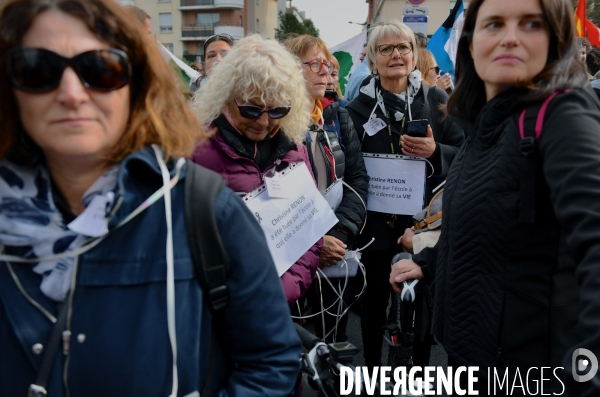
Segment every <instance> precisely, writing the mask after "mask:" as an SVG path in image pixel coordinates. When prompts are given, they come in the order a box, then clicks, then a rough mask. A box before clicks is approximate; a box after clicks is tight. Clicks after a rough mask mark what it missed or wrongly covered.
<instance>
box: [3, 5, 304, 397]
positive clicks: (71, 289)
mask: <svg viewBox="0 0 600 397" xmlns="http://www.w3.org/2000/svg"><path fill="white" fill-rule="evenodd" d="M0 108H1V109H2V112H0V123H1V124H2V126H3V128H2V130H1V132H0V334H1V335H2V337H1V338H0V351H1V352H2V354H0V379H2V381H0V395H2V396H20V395H23V396H24V395H30V396H45V395H50V396H54V397H64V396H69V395H71V396H83V395H85V396H91V397H94V396H122V395H127V396H149V395H158V396H168V395H172V396H183V395H187V396H192V395H199V392H200V391H202V395H203V396H217V395H218V396H223V395H243V396H256V397H258V396H265V395H279V396H283V395H286V394H287V393H289V391H290V390H291V389H292V387H293V384H294V381H295V379H296V376H297V373H298V371H299V364H298V355H299V354H300V351H301V350H300V349H301V346H300V341H299V340H298V337H297V335H296V332H295V330H294V328H293V326H292V324H291V321H290V320H289V308H288V307H287V305H286V303H285V301H284V294H283V292H282V291H281V287H280V286H279V285H278V279H277V273H276V271H275V270H274V265H273V261H272V259H271V255H270V254H269V252H268V247H267V242H266V241H265V238H264V236H263V234H262V231H261V230H260V228H259V227H258V225H256V222H255V221H254V218H253V216H252V214H251V213H250V212H249V211H248V210H247V208H246V207H245V205H244V203H243V202H242V201H241V200H240V199H239V198H238V197H236V195H235V194H234V193H233V192H232V191H231V190H229V189H227V188H223V189H221V190H219V192H218V193H217V194H216V197H215V198H214V210H213V211H214V214H213V213H210V214H209V215H208V216H209V217H210V218H213V219H214V222H215V224H216V226H215V227H212V228H211V229H212V230H214V232H215V234H218V235H219V238H220V239H221V240H222V241H223V246H224V250H225V251H226V252H227V254H228V256H229V259H230V261H229V262H230V266H231V269H230V274H228V275H227V279H226V280H224V282H225V284H224V285H223V284H221V285H220V288H221V289H220V290H223V289H225V290H226V291H227V293H228V297H229V301H228V304H227V308H226V310H225V311H224V312H220V315H216V314H215V315H213V314H212V313H211V309H210V307H209V295H210V294H209V293H208V291H205V290H203V289H202V288H201V286H200V282H199V275H197V274H196V271H195V269H196V265H198V267H201V266H199V265H200V264H199V263H198V262H196V263H195V262H194V258H193V256H192V254H191V253H190V252H191V250H192V248H193V247H194V246H196V245H197V244H199V245H200V246H206V245H207V242H206V241H205V240H193V239H192V238H191V237H190V236H191V234H190V235H188V227H189V225H190V224H191V223H192V222H193V221H194V219H190V218H189V216H190V213H187V212H186V211H185V210H184V208H185V207H186V204H189V203H187V202H186V200H187V199H186V197H189V196H188V194H187V193H186V187H192V188H199V186H198V185H195V184H194V183H195V182H193V181H194V179H193V178H189V180H188V178H187V177H188V176H189V175H190V174H191V173H193V171H192V169H193V170H196V172H205V173H206V172H208V171H206V170H201V168H200V167H199V166H197V165H195V164H193V163H191V162H186V161H185V160H184V158H183V157H187V156H190V155H191V149H190V148H193V147H194V144H195V143H196V142H199V141H202V140H204V139H206V138H207V136H208V134H207V133H206V132H205V129H204V127H203V126H202V124H201V123H200V121H199V120H198V119H197V118H196V117H195V115H194V114H193V113H192V111H191V110H190V109H189V107H188V105H187V104H186V103H185V102H184V100H183V98H181V95H180V94H179V90H178V89H177V86H176V81H175V79H174V74H173V72H172V69H171V68H170V67H169V66H168V64H167V63H166V62H164V60H163V59H162V57H161V55H160V54H159V52H158V49H157V48H156V46H155V45H153V43H152V42H151V40H150V38H149V37H148V36H147V35H145V34H144V33H143V32H142V30H141V29H140V27H139V25H138V21H137V20H131V18H127V16H126V15H125V13H124V12H123V9H122V7H121V6H120V5H118V4H116V3H114V2H112V1H105V0H9V1H4V2H2V6H1V7H0ZM214 177H215V178H217V176H214ZM214 185H216V184H213V185H210V187H212V186H214ZM199 201H202V200H199ZM194 204H196V203H194ZM215 228H218V230H215ZM201 241H204V242H201ZM211 241H212V240H211ZM196 259H198V258H196ZM204 265H205V267H206V263H205V264H204ZM265 302H268V304H265ZM213 321H214V323H213ZM215 332H216V333H217V336H215ZM211 351H212V352H213V353H214V354H212V353H211V354H209V352H211ZM28 393H29V394H28Z"/></svg>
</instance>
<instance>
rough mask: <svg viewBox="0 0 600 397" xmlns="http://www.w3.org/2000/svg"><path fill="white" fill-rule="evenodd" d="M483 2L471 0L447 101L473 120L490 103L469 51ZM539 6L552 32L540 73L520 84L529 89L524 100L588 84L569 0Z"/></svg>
mask: <svg viewBox="0 0 600 397" xmlns="http://www.w3.org/2000/svg"><path fill="white" fill-rule="evenodd" d="M484 1H485V0H472V1H471V2H470V3H469V9H468V10H467V13H466V16H465V23H464V26H463V31H462V34H461V36H460V39H459V41H458V50H457V54H456V73H455V77H456V88H455V89H454V91H453V92H452V95H451V96H450V100H449V101H448V113H449V114H452V115H454V116H458V117H464V118H466V119H468V120H471V121H474V120H475V118H476V117H477V114H478V113H479V111H480V110H481V108H482V107H483V105H485V103H486V102H487V100H486V94H485V84H484V82H483V80H481V78H480V77H479V76H478V75H477V72H476V70H475V64H474V62H473V58H472V57H471V50H470V47H471V43H472V42H473V32H474V30H475V22H476V21H477V13H478V12H479V8H480V7H481V4H483V2H484ZM540 5H541V8H542V14H543V16H544V20H545V21H546V23H547V24H548V31H549V35H550V44H549V47H548V59H547V60H546V66H545V67H544V69H542V71H541V72H540V73H539V74H538V75H537V76H534V77H533V79H532V80H531V81H524V82H522V83H521V84H519V86H520V87H521V88H524V89H526V90H527V91H528V94H527V95H525V96H524V97H523V100H524V101H525V102H528V101H537V100H541V99H544V98H547V97H548V96H549V95H550V94H552V93H553V92H555V91H558V90H562V89H565V88H569V87H571V88H576V87H583V86H585V85H586V84H587V77H586V73H585V69H584V66H583V63H582V62H581V61H580V57H579V56H578V51H577V43H576V40H575V27H574V26H573V8H572V6H571V3H570V1H568V0H540Z"/></svg>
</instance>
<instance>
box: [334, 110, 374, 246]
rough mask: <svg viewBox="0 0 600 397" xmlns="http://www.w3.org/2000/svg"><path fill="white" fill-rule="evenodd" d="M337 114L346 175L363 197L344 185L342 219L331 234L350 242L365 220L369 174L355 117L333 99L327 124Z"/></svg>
mask: <svg viewBox="0 0 600 397" xmlns="http://www.w3.org/2000/svg"><path fill="white" fill-rule="evenodd" d="M336 115H337V116H338V120H339V122H340V131H341V135H342V140H341V145H342V147H343V149H342V150H343V153H344V157H345V170H344V175H343V179H344V182H346V183H347V184H348V185H350V186H351V187H352V188H353V189H354V190H356V193H358V194H359V195H360V198H359V196H357V195H356V193H354V192H353V191H352V190H350V189H348V188H347V187H346V186H344V195H343V197H342V202H341V203H340V206H339V207H338V209H337V211H335V215H336V216H337V218H338V220H339V222H338V224H337V225H335V226H334V227H333V228H332V229H331V230H330V231H329V232H328V233H327V234H329V235H332V236H334V237H336V238H338V239H340V240H341V241H343V242H344V243H347V242H352V241H353V240H354V238H355V237H356V236H357V235H358V233H359V232H360V229H361V228H362V226H363V223H364V221H365V216H366V214H367V211H366V209H365V205H364V204H363V202H364V203H365V204H366V202H367V190H368V187H369V176H368V175H367V170H366V169H365V162H364V160H363V158H362V154H361V152H360V141H359V140H358V136H357V135H356V131H355V130H354V125H353V123H352V120H351V119H350V117H349V116H348V112H347V111H346V109H344V108H342V107H340V104H339V102H331V103H330V104H329V105H328V106H327V107H325V109H323V119H324V121H325V125H331V124H332V123H333V121H334V118H335V116H336ZM338 177H342V175H338ZM361 199H362V201H361Z"/></svg>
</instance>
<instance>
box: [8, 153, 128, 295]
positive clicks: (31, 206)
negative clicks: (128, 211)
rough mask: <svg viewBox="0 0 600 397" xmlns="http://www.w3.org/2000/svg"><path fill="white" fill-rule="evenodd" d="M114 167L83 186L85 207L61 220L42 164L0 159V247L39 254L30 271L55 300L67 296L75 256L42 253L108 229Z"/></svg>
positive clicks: (72, 247) (56, 250)
mask: <svg viewBox="0 0 600 397" xmlns="http://www.w3.org/2000/svg"><path fill="white" fill-rule="evenodd" d="M118 170H119V167H118V165H115V166H113V167H112V168H110V169H109V170H108V171H107V172H106V173H105V174H104V175H102V176H101V177H100V178H99V179H98V180H97V181H96V182H95V183H94V184H93V185H92V186H91V187H90V188H89V189H88V190H87V191H86V192H85V194H84V195H83V199H82V203H83V205H84V207H85V208H86V209H85V210H84V212H83V213H82V214H81V215H79V216H78V217H77V218H76V219H75V220H74V221H73V222H71V223H70V224H68V225H65V222H64V220H63V216H62V214H61V213H60V211H59V210H58V209H57V207H56V204H55V203H54V200H53V198H52V190H51V189H52V184H51V182H50V176H49V173H48V170H47V168H46V167H44V166H37V167H33V168H32V167H23V166H19V165H16V164H14V163H11V162H10V161H8V160H3V161H0V253H1V252H2V251H4V253H6V254H8V255H14V256H19V257H21V258H30V259H31V258H40V261H39V262H38V263H37V265H35V267H34V268H33V271H34V272H36V273H38V274H41V275H42V276H43V278H42V283H41V285H40V289H41V290H42V292H43V293H44V295H46V296H47V297H48V298H50V299H53V300H55V301H57V302H61V301H63V300H64V299H65V298H66V296H67V293H68V292H69V289H70V287H71V275H72V272H73V264H74V261H75V259H74V258H73V257H67V258H59V259H48V260H45V259H44V258H47V257H49V256H51V255H55V254H60V253H63V252H67V251H73V250H75V249H77V248H79V247H80V246H81V244H82V243H83V242H84V241H85V240H87V239H88V238H89V237H99V236H101V235H103V234H106V233H107V232H108V228H107V225H108V214H109V212H110V209H111V208H112V206H113V201H114V192H113V191H114V190H115V188H116V186H117V173H118ZM99 212H100V216H98V213H99Z"/></svg>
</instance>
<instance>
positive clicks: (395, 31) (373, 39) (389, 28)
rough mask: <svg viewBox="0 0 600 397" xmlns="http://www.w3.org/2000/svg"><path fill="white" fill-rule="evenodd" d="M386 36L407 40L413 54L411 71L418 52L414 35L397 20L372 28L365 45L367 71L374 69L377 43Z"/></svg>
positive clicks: (415, 62) (415, 63) (381, 23)
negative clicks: (366, 47) (367, 60)
mask: <svg viewBox="0 0 600 397" xmlns="http://www.w3.org/2000/svg"><path fill="white" fill-rule="evenodd" d="M386 36H396V37H398V38H399V39H403V40H407V41H409V42H410V43H411V45H412V53H413V69H414V68H415V67H416V65H417V60H418V51H417V42H416V40H415V34H414V33H413V31H412V30H411V29H410V28H409V27H408V26H406V25H405V24H403V23H402V22H400V21H399V20H397V19H392V20H391V21H389V22H380V23H379V24H378V25H377V26H375V27H374V28H373V31H372V32H371V33H370V34H369V42H368V43H367V46H368V49H367V57H368V59H369V69H370V70H371V71H373V69H374V68H375V59H376V57H377V48H376V46H377V42H378V41H379V40H381V39H383V38H384V37H386Z"/></svg>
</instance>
